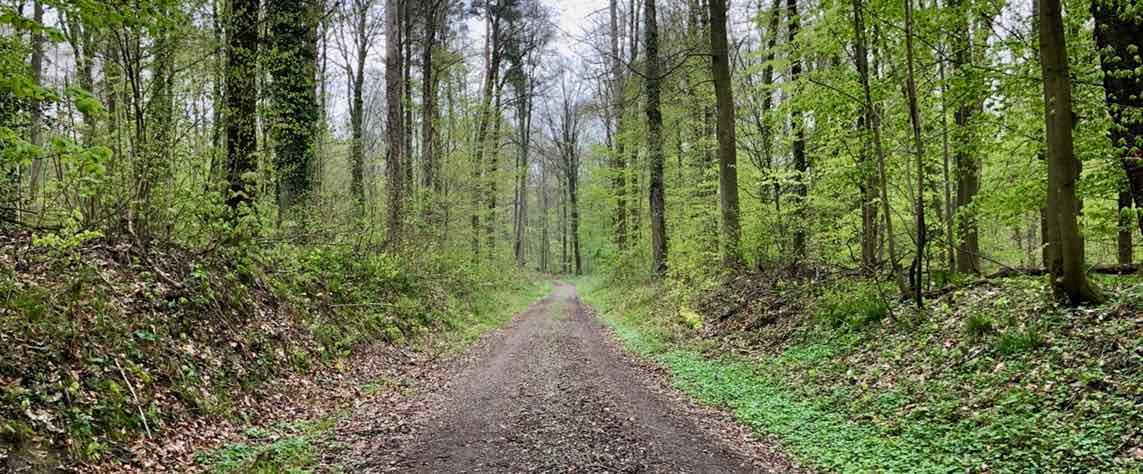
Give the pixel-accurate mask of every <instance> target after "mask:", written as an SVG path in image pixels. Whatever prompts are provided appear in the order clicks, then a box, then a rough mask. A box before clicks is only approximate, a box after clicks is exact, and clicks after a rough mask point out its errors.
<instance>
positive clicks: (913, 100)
mask: <svg viewBox="0 0 1143 474" xmlns="http://www.w3.org/2000/svg"><path fill="white" fill-rule="evenodd" d="M914 62H915V61H914V52H913V0H905V96H906V97H905V99H906V101H907V102H908V103H909V123H910V124H912V126H913V152H914V153H915V154H916V155H915V156H916V166H917V170H916V171H917V200H916V203H915V205H914V208H913V213H914V218H915V219H916V226H917V239H916V244H917V247H916V252H915V253H914V254H913V264H912V265H911V266H910V267H909V284H910V285H912V290H913V299H914V300H915V301H916V302H917V306H918V307H919V306H921V305H922V300H921V295H922V286H923V285H922V282H923V280H922V278H923V276H922V275H921V273H922V270H923V269H922V265H924V261H925V244H926V243H927V242H926V241H925V239H926V231H927V229H926V228H925V161H924V159H925V142H924V141H923V140H922V139H921V112H920V107H919V106H918V104H917V81H916V79H915V76H914V74H913V63H914Z"/></svg>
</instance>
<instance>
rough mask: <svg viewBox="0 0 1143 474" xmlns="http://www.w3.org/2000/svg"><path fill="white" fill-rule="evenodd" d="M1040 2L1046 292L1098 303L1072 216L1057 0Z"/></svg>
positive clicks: (1068, 92) (1074, 203)
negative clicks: (1048, 227)
mask: <svg viewBox="0 0 1143 474" xmlns="http://www.w3.org/2000/svg"><path fill="white" fill-rule="evenodd" d="M1039 2H1040V12H1039V13H1040V17H1039V18H1040V69H1041V73H1042V74H1043V76H1044V77H1043V80H1044V122H1045V124H1046V125H1045V130H1046V131H1047V138H1048V219H1049V221H1051V223H1054V224H1055V232H1056V235H1055V236H1053V238H1055V239H1057V242H1058V245H1056V248H1057V249H1058V251H1059V257H1060V263H1061V265H1060V266H1058V267H1057V266H1054V265H1053V266H1052V268H1050V270H1051V273H1052V290H1053V292H1054V293H1056V295H1057V296H1061V297H1066V299H1067V300H1068V301H1069V302H1070V303H1071V304H1081V303H1085V302H1100V301H1102V300H1103V297H1102V295H1101V294H1100V293H1099V291H1098V290H1097V289H1096V288H1095V287H1094V286H1093V285H1092V284H1091V282H1089V281H1088V279H1087V273H1086V272H1085V270H1086V269H1085V268H1084V251H1083V240H1082V237H1081V236H1080V230H1079V224H1078V223H1077V222H1076V217H1077V216H1078V214H1079V207H1080V201H1079V200H1078V199H1077V198H1076V179H1077V178H1079V174H1080V163H1079V160H1077V159H1076V157H1075V151H1074V149H1073V148H1072V146H1073V143H1072V124H1073V123H1074V121H1073V118H1074V115H1073V112H1072V81H1071V77H1069V76H1068V57H1067V43H1066V41H1065V39H1064V22H1063V17H1062V12H1061V7H1060V0H1039Z"/></svg>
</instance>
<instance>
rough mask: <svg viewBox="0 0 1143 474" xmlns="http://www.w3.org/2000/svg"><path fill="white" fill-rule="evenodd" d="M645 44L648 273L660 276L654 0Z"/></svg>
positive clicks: (662, 235)
mask: <svg viewBox="0 0 1143 474" xmlns="http://www.w3.org/2000/svg"><path fill="white" fill-rule="evenodd" d="M644 8H646V12H645V14H644V30H645V31H644V35H645V36H644V43H645V44H646V48H647V73H646V79H645V80H644V87H645V94H646V96H647V104H646V108H647V109H646V112H647V148H648V150H647V161H648V165H649V166H650V175H649V176H648V187H649V190H650V206H651V272H652V273H653V274H655V275H656V276H662V275H664V274H665V273H666V272H667V222H666V208H665V206H666V202H665V199H664V189H663V114H662V112H661V111H660V110H659V101H660V90H659V81H660V79H661V77H659V26H658V20H657V18H656V11H655V0H646V1H645V2H644Z"/></svg>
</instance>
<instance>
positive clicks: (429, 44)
mask: <svg viewBox="0 0 1143 474" xmlns="http://www.w3.org/2000/svg"><path fill="white" fill-rule="evenodd" d="M427 8H428V17H427V18H426V19H425V44H424V50H423V52H422V53H421V110H422V112H421V143H422V145H421V188H422V189H424V191H425V192H426V193H427V195H428V196H429V199H428V200H426V203H425V207H424V217H425V221H427V222H429V223H434V222H435V220H436V218H437V216H435V215H434V213H433V211H434V208H435V201H436V199H437V198H438V196H437V194H438V192H439V188H440V183H439V178H437V163H436V151H437V150H436V148H437V140H439V137H438V135H437V130H436V115H437V101H436V94H437V88H438V85H439V84H440V78H439V77H438V75H437V74H436V71H434V70H433V50H434V49H435V48H436V47H437V34H438V31H440V30H443V29H444V28H445V27H446V25H445V23H444V19H445V17H446V16H447V9H448V5H447V4H446V3H445V1H444V0H436V1H434V2H431V3H429V4H427ZM445 33H446V34H447V32H445Z"/></svg>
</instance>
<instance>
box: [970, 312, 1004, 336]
mask: <svg viewBox="0 0 1143 474" xmlns="http://www.w3.org/2000/svg"><path fill="white" fill-rule="evenodd" d="M964 332H965V334H968V336H969V337H971V338H976V339H979V338H981V337H984V336H987V335H989V334H992V333H994V332H996V328H995V323H994V322H993V321H992V318H990V317H988V315H985V314H981V313H972V314H970V315H968V318H966V319H965V320H964Z"/></svg>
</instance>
